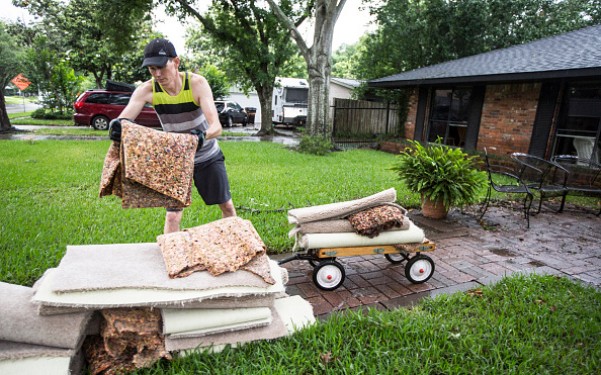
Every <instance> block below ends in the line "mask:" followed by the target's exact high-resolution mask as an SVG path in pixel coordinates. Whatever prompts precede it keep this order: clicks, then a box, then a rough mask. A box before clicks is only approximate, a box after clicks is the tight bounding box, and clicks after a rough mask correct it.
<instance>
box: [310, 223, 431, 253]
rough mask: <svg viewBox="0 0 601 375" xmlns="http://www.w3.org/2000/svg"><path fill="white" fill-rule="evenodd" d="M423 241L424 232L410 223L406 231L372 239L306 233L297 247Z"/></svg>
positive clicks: (381, 234) (352, 235) (357, 235)
mask: <svg viewBox="0 0 601 375" xmlns="http://www.w3.org/2000/svg"><path fill="white" fill-rule="evenodd" d="M424 239H425V235H424V231H423V230H422V229H421V228H419V227H417V226H416V225H415V224H413V223H411V224H410V225H409V228H408V229H407V230H396V231H387V232H382V233H380V235H378V236H377V237H374V238H369V237H367V236H362V235H359V234H356V233H308V234H304V235H302V236H301V237H300V239H299V240H298V245H299V246H300V247H302V248H304V249H319V248H327V247H360V246H378V245H397V244H407V243H422V242H423V241H424Z"/></svg>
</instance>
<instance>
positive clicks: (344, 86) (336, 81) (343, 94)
mask: <svg viewBox="0 0 601 375" xmlns="http://www.w3.org/2000/svg"><path fill="white" fill-rule="evenodd" d="M360 85H361V81H357V80H354V79H348V78H336V77H331V78H330V107H331V106H333V105H334V98H339V99H350V98H351V96H352V94H353V90H354V89H356V88H357V87H359V86H360Z"/></svg>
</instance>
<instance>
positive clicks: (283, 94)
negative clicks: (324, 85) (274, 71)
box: [271, 77, 309, 126]
mask: <svg viewBox="0 0 601 375" xmlns="http://www.w3.org/2000/svg"><path fill="white" fill-rule="evenodd" d="M308 100H309V84H308V83H307V80H306V79H302V78H281V77H278V78H276V80H275V87H274V89H273V98H272V101H271V108H272V111H271V119H272V121H273V123H274V124H286V125H296V126H301V125H305V123H306V122H307V103H308Z"/></svg>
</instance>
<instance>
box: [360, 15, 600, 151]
mask: <svg viewBox="0 0 601 375" xmlns="http://www.w3.org/2000/svg"><path fill="white" fill-rule="evenodd" d="M368 85H369V86H371V87H378V88H407V89H410V90H411V92H412V94H411V98H410V101H409V108H408V109H409V111H408V116H407V120H406V123H405V134H406V136H407V137H408V138H413V139H415V140H419V141H428V142H432V141H435V140H436V139H437V138H438V137H441V138H442V140H443V142H444V143H445V144H448V145H452V146H457V147H461V148H464V149H465V150H483V149H484V148H485V147H486V148H487V149H489V151H490V150H493V152H494V153H495V154H499V155H507V154H510V153H512V152H525V153H530V154H533V155H537V156H540V157H545V158H551V157H553V156H555V155H560V154H570V155H578V156H579V157H583V158H592V159H596V160H597V161H598V162H599V161H601V160H599V158H600V154H601V151H600V148H601V143H600V138H601V25H596V26H590V27H586V28H583V29H580V30H576V31H572V32H568V33H565V34H561V35H556V36H552V37H548V38H544V39H540V40H537V41H534V42H530V43H525V44H522V45H517V46H512V47H509V48H504V49H499V50H494V51H490V52H486V53H482V54H479V55H474V56H469V57H464V58H460V59H457V60H453V61H448V62H444V63H441V64H437V65H433V66H428V67H424V68H420V69H415V70H412V71H408V72H404V73H400V74H395V75H392V76H388V77H384V78H379V79H374V80H371V81H369V82H368Z"/></svg>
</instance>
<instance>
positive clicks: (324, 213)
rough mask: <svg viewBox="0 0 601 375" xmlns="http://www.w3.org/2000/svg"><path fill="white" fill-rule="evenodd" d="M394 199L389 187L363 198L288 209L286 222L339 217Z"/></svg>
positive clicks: (293, 222)
mask: <svg viewBox="0 0 601 375" xmlns="http://www.w3.org/2000/svg"><path fill="white" fill-rule="evenodd" d="M395 200H396V190H395V189H394V188H390V189H388V190H384V191H382V192H379V193H376V194H373V195H370V196H368V197H365V198H360V199H355V200H351V201H346V202H337V203H330V204H324V205H319V206H311V207H303V208H295V209H292V210H288V222H289V223H290V224H297V223H298V224H302V223H307V222H311V221H318V220H327V219H340V218H343V217H346V216H348V215H350V214H352V213H355V212H358V211H361V210H364V209H367V208H370V207H373V206H377V205H381V204H383V203H390V202H394V201H395Z"/></svg>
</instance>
